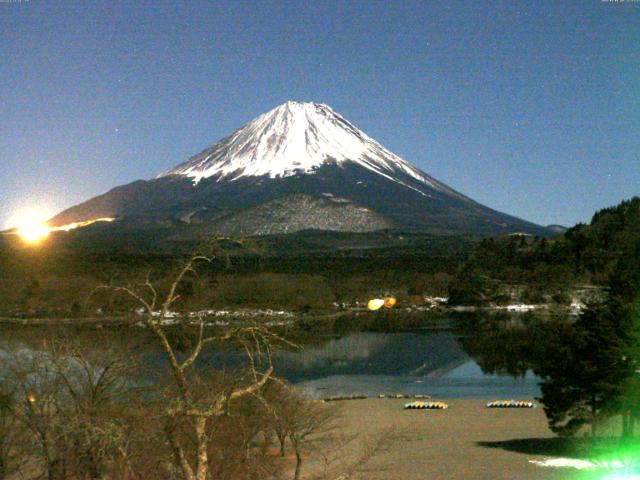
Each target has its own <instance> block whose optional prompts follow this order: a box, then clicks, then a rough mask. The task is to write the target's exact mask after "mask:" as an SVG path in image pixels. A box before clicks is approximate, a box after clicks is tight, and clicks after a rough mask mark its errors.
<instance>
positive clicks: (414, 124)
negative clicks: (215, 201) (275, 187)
mask: <svg viewBox="0 0 640 480" xmlns="http://www.w3.org/2000/svg"><path fill="white" fill-rule="evenodd" d="M0 32H1V37H2V41H1V42H0V165H1V170H0V192H1V195H2V197H1V198H2V207H1V208H0V227H2V226H6V225H7V222H9V221H10V220H9V219H10V218H11V216H12V215H13V213H14V212H15V211H17V210H19V209H23V208H29V207H31V206H34V205H36V206H38V207H39V208H44V209H47V210H49V211H50V213H54V212H56V211H58V210H60V209H62V208H64V207H67V206H70V205H73V204H75V203H78V202H80V201H82V200H86V199H88V198H89V197H92V196H95V195H97V194H99V193H103V192H104V191H106V190H108V189H110V188H112V187H114V186H117V185H120V184H124V183H128V182H130V181H133V180H136V179H139V178H144V179H147V178H151V177H153V176H155V175H156V174H157V173H159V172H161V171H163V170H166V169H167V168H169V167H171V166H173V165H175V164H177V163H179V162H182V161H184V160H186V159H187V158H188V157H189V156H191V155H193V154H195V153H197V152H199V151H200V150H202V149H203V148H205V147H207V146H209V145H211V144H213V143H214V142H215V141H217V140H218V139H220V138H221V137H223V136H225V135H227V134H228V133H230V132H231V131H233V130H234V129H236V128H237V127H239V126H241V125H242V124H243V123H245V122H247V121H249V120H251V119H252V118H254V117H255V116H257V115H258V114H260V113H263V112H265V111H267V110H269V109H271V108H273V107H275V106H276V105H278V104H280V103H282V102H284V101H286V100H289V99H292V100H302V101H316V102H322V103H326V104H328V105H330V106H331V107H333V108H334V109H335V110H336V111H338V112H339V113H341V114H342V115H344V116H345V117H346V118H347V119H349V120H350V121H352V122H353V123H354V124H355V125H356V126H358V127H359V128H361V129H362V130H364V131H365V132H367V133H368V134H369V135H370V136H372V137H373V138H375V139H376V140H378V141H379V142H380V143H382V144H383V145H384V146H386V147H387V148H389V149H390V150H392V151H393V152H395V153H397V154H399V155H400V156H401V157H403V158H404V159H405V160H407V161H409V162H411V163H413V164H415V165H417V166H418V167H419V168H421V169H423V170H424V171H426V172H427V173H428V174H430V175H432V176H434V177H435V178H437V179H439V180H441V181H443V182H445V183H447V184H448V185H450V186H452V187H453V188H455V189H457V190H458V191H460V192H462V193H464V194H466V195H468V196H470V197H472V198H473V199H475V200H477V201H479V202H481V203H484V204H486V205H488V206H490V207H492V208H495V209H497V210H501V211H504V212H507V213H510V214H513V215H516V216H519V217H522V218H525V219H527V220H531V221H534V222H537V223H541V224H550V223H561V224H565V225H571V224H573V223H575V222H578V221H588V220H589V219H590V217H591V215H592V214H593V212H594V211H595V210H597V209H599V208H602V207H605V206H608V205H612V204H615V203H618V202H619V201H620V200H622V199H623V198H628V197H631V196H633V195H637V194H640V1H630V0H627V1H626V2H625V1H622V0H618V1H617V2H614V1H611V2H606V1H604V2H603V1H601V0H583V1H574V2H569V1H538V0H536V1H532V0H527V1H517V0H509V1H504V2H484V1H482V2H478V1H475V0H473V1H451V0H450V1H447V2H435V1H430V2H426V1H425V2H409V1H403V2H388V1H380V2H377V1H367V2H356V1H350V2H345V1H337V2H333V1H325V0H322V1H317V2H301V1H292V2H271V1H270V2H253V1H251V2H239V1H232V2H198V1H189V2H174V1H167V2H163V1H157V0H154V1H149V2H118V1H113V0H112V1H105V2H101V1H91V2H86V1H82V2H68V1H52V2H43V1H39V0H30V1H25V0H23V1H21V2H19V1H16V0H2V1H0Z"/></svg>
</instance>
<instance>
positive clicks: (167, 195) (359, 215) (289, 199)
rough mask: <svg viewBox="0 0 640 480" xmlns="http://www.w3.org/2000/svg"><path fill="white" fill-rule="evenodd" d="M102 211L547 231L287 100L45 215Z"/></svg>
mask: <svg viewBox="0 0 640 480" xmlns="http://www.w3.org/2000/svg"><path fill="white" fill-rule="evenodd" d="M105 217H109V218H115V219H116V222H115V224H117V223H118V222H127V223H128V224H136V223H143V224H149V223H161V224H163V225H171V224H175V225H186V224H189V225H198V227H199V228H200V229H204V230H205V231H207V232H210V233H220V234H229V235H265V234H276V233H291V232H296V231H300V230H307V229H315V230H334V231H347V232H367V231H373V230H382V229H391V228H401V229H409V230H416V231H423V232H429V233H438V234H460V233H470V234H481V235H493V234H500V233H514V232H523V233H531V234H542V235H544V234H547V233H549V232H547V231H546V230H545V229H544V228H543V227H541V226H538V225H535V224H533V223H530V222H527V221H524V220H521V219H518V218H515V217H512V216H509V215H507V214H504V213H500V212H497V211H495V210H492V209H490V208H488V207H485V206H483V205H481V204H479V203H477V202H475V201H473V200H471V199H470V198H468V197H466V196H464V195H462V194H461V193H458V192H457V191H455V190H454V189H452V188H450V187H448V186H447V185H445V184H443V183H442V182H439V181H438V180H436V179H435V178H433V177H431V176H429V175H427V174H426V173H424V172H422V171H421V170H419V169H418V168H416V167H414V166H413V165H411V164H410V163H408V162H406V161H405V160H403V159H402V158H400V157H399V156H397V155H395V154H394V153H392V152H390V151H389V150H387V149H386V148H384V147H383V146H382V145H380V144H379V143H378V142H376V141H375V140H373V139H372V138H370V137H369V136H367V135H366V134H365V133H364V132H362V131H361V130H359V129H358V128H356V127H355V126H354V125H353V124H351V123H350V122H349V121H347V120H346V119H345V118H343V117H342V116H341V115H340V114H338V113H336V112H335V111H334V110H332V109H331V108H330V107H329V106H327V105H324V104H319V103H303V102H291V101H290V102H286V103H284V104H282V105H280V106H278V107H276V108H274V109H273V110H271V111H269V112H266V113H264V114H262V115H260V116H258V117H257V118H255V119H254V120H252V121H250V122H249V123H247V124H245V125H244V126H242V127H241V128H239V129H238V130H236V131H235V132H233V133H232V134H231V135H229V136H227V137H225V138H223V139H222V140H220V141H219V142H217V143H215V144H214V145H213V146H211V147H210V148H207V149H206V150H204V151H202V152H201V153H199V154H197V155H195V156H193V157H191V158H190V159H189V160H187V161H186V162H184V163H181V164H179V165H177V166H176V167H174V168H172V169H170V170H168V171H166V172H163V173H161V174H159V175H158V176H157V177H156V178H154V179H152V180H148V181H143V180H139V181H136V182H133V183H130V184H128V185H124V186H120V187H116V188H114V189H113V190H111V191H109V192H107V193H105V194H103V195H100V196H98V197H95V198H92V199H90V200H88V201H86V202H84V203H82V204H79V205H77V206H74V207H71V208H69V209H67V210H65V211H63V212H62V213H60V214H58V215H57V216H55V217H54V218H52V219H51V220H50V222H49V223H50V224H51V225H52V226H61V225H65V224H71V223H75V222H87V221H91V220H93V219H97V218H105Z"/></svg>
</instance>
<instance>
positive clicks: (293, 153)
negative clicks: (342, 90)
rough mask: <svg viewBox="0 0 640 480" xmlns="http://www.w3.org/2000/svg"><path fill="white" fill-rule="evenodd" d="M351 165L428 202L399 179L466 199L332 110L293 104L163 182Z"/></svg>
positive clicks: (286, 173)
mask: <svg viewBox="0 0 640 480" xmlns="http://www.w3.org/2000/svg"><path fill="white" fill-rule="evenodd" d="M345 162H352V163H356V164H358V165H360V166H362V167H364V168H366V169H368V170H371V171H372V172H375V173H377V174H379V175H382V176H383V177H386V178H387V179H389V180H392V181H394V182H397V183H400V184H402V185H404V186H406V187H408V188H411V189H412V190H415V191H417V192H419V193H421V194H422V195H425V196H429V193H428V191H427V192H425V191H422V190H421V189H419V188H416V187H415V186H411V185H409V184H407V183H406V182H405V181H403V180H402V178H399V177H401V175H398V174H404V175H408V176H410V177H413V178H414V179H415V180H418V182H420V183H422V184H424V185H426V186H427V187H430V188H433V189H436V190H438V191H440V192H443V193H448V194H452V195H455V196H459V197H461V195H459V194H458V193H457V192H455V191H454V190H452V189H450V188H449V187H447V186H446V185H444V184H442V183H440V182H438V181H437V180H435V179H434V178H431V177H430V176H428V175H426V174H425V173H423V172H421V171H420V170H418V169H417V168H415V167H413V166H412V165H410V164H409V163H407V162H405V161H404V160H403V159H402V158H400V157H398V156H397V155H395V154H394V153H392V152H390V151H389V150H387V149H386V148H384V147H383V146H382V145H380V144H379V143H378V142H376V141H375V140H373V139H372V138H370V137H369V136H367V135H366V134H365V133H364V132H362V131H361V130H359V129H358V128H356V127H355V126H354V125H352V124H351V123H349V122H348V121H347V120H345V119H344V118H343V117H342V116H341V115H339V114H338V113H336V112H335V111H334V110H332V109H331V108H330V107H329V106H327V105H324V104H320V103H303V102H292V101H289V102H286V103H284V104H282V105H280V106H278V107H276V108H274V109H273V110H271V111H269V112H267V113H264V114H262V115H260V116H259V117H257V118H256V119H254V120H252V121H251V122H249V123H247V124H246V125H244V126H243V127H241V128H240V129H238V130H236V131H235V132H234V133H232V134H231V135H229V136H228V137H226V138H223V139H222V140H220V141H219V142H218V143H216V144H215V145H213V146H212V147H211V148H208V149H207V150H205V151H203V152H201V153H199V154H198V155H195V156H194V157H192V158H190V159H189V160H188V161H186V162H184V163H182V164H180V165H178V166H177V167H175V168H173V169H171V170H169V171H167V172H164V173H162V174H160V175H158V177H157V178H161V177H166V176H170V175H182V176H187V177H190V178H192V179H193V182H194V183H196V184H197V183H198V182H200V180H202V179H203V178H209V177H213V176H216V177H217V178H218V180H223V179H224V180H229V181H233V180H237V179H239V178H241V177H251V176H254V177H259V176H268V177H269V178H282V177H288V176H291V175H295V174H297V173H307V174H311V173H313V172H314V170H315V169H317V168H318V167H320V166H321V165H323V164H326V163H334V164H337V165H341V164H343V163H345Z"/></svg>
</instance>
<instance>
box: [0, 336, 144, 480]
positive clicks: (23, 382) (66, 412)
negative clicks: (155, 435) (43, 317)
mask: <svg viewBox="0 0 640 480" xmlns="http://www.w3.org/2000/svg"><path fill="white" fill-rule="evenodd" d="M131 363H132V360H131V358H129V357H126V360H125V358H124V355H122V354H120V355H116V354H115V352H114V351H110V352H109V353H108V354H107V355H106V357H105V358H102V361H100V360H99V359H98V358H96V355H95V354H94V355H92V356H91V357H90V356H87V355H86V354H85V353H84V352H83V351H82V350H81V349H80V348H78V347H77V346H71V345H70V344H69V343H68V342H58V341H50V342H48V345H47V347H46V348H45V350H44V351H43V352H35V351H30V352H23V354H22V355H20V356H17V357H16V358H13V359H10V360H7V359H5V360H4V361H3V365H2V367H3V369H2V370H3V371H4V372H5V375H6V376H7V378H5V379H4V382H5V383H6V384H7V385H10V386H11V389H12V392H11V395H10V396H7V398H6V401H3V402H2V403H3V405H5V406H6V407H5V408H3V409H2V410H3V411H5V412H6V416H5V415H0V418H1V419H2V421H1V423H2V425H3V426H7V430H8V433H9V434H11V435H13V436H14V437H15V436H19V438H20V439H21V443H19V444H18V445H24V447H23V448H22V449H21V452H20V453H21V459H22V462H23V464H24V463H28V462H30V463H31V465H32V466H31V468H30V469H28V470H29V471H32V472H33V476H35V477H38V476H44V477H46V478H48V479H50V480H54V479H63V478H69V477H73V478H78V479H81V478H90V479H95V478H106V477H107V476H108V477H109V478H117V477H121V478H124V477H125V476H126V475H128V474H129V472H130V471H131V468H130V457H131V455H130V450H129V438H130V435H129V434H130V428H131V426H132V422H130V421H129V419H126V418H125V417H124V415H123V412H124V411H125V410H124V409H123V408H121V406H122V405H124V404H126V401H127V398H128V396H129V394H131V393H132V390H133V388H132V387H131V385H130V384H129V380H130V368H131ZM5 417H6V418H5ZM7 418H8V420H7ZM14 445H15V444H14ZM14 448H15V447H14ZM117 472H119V473H118V474H117V475H116V473H117ZM23 476H26V474H25V475H23Z"/></svg>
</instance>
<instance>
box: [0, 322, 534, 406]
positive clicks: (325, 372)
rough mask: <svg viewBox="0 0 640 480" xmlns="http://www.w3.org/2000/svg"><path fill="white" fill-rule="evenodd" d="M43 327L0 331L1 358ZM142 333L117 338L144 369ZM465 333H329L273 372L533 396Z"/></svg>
mask: <svg viewBox="0 0 640 480" xmlns="http://www.w3.org/2000/svg"><path fill="white" fill-rule="evenodd" d="M44 333H45V332H43V331H41V330H38V329H31V331H29V332H20V331H17V330H15V329H11V330H7V329H0V357H1V356H7V355H15V354H16V353H19V354H21V355H25V354H29V352H30V351H36V350H38V349H40V348H41V345H42V339H39V338H38V337H39V336H44ZM120 334H122V332H120ZM74 335H78V334H74ZM81 335H82V336H83V337H84V338H83V339H82V341H83V342H84V343H85V344H89V345H91V347H92V348H96V349H99V348H101V347H102V346H103V344H104V341H102V340H100V339H98V338H94V337H93V336H92V335H91V334H86V333H83V334H81ZM144 335H145V334H144V333H143V332H142V331H140V332H138V331H137V330H132V329H129V330H128V331H127V333H126V335H123V336H122V337H118V342H120V343H121V344H122V348H130V349H132V351H137V352H138V353H139V354H140V355H141V356H142V357H143V358H144V362H145V364H146V365H147V366H148V367H151V368H157V369H160V368H163V366H164V364H165V363H164V362H165V360H164V358H163V355H162V352H160V351H159V349H158V348H157V347H156V345H155V343H153V342H139V343H140V344H142V345H146V346H145V347H140V346H138V345H137V344H136V341H137V340H139V339H137V338H135V337H137V336H139V337H143V336H144ZM465 335H467V336H468V335H469V333H468V332H466V333H465V334H461V333H459V332H458V333H456V332H454V331H453V330H452V331H435V332H434V331H420V332H405V333H372V332H357V333H350V334H347V335H344V336H342V337H335V336H329V335H327V337H326V338H325V339H324V340H319V341H316V342H315V345H313V346H307V347H306V348H304V349H302V350H296V351H285V352H279V353H277V354H276V355H275V358H274V364H275V368H276V374H277V375H278V376H279V377H281V378H285V379H287V380H288V381H290V382H291V383H293V384H295V385H297V386H298V387H299V388H301V389H302V390H304V391H305V392H306V393H307V394H308V395H309V396H310V397H314V398H322V397H328V396H337V395H350V394H366V395H370V396H373V395H378V394H398V393H401V394H429V395H431V396H432V397H436V398H476V399H511V398H514V399H531V398H533V397H536V396H538V395H539V393H540V392H539V388H538V385H537V382H538V379H537V378H536V377H535V376H534V375H533V374H532V373H531V372H530V371H525V372H520V373H524V375H519V376H511V375H497V374H489V373H484V372H483V371H482V369H481V368H480V366H479V365H478V363H476V361H475V360H474V358H473V357H472V356H471V355H470V354H469V353H467V351H465V348H464V345H466V343H467V342H465V341H464V338H465ZM112 338H113V336H112ZM132 345H133V346H132ZM243 360H244V357H243V353H242V352H240V351H232V350H226V351H214V352H209V353H207V354H206V355H203V356H202V359H201V362H200V363H199V366H200V367H203V366H211V367H214V368H215V367H218V368H219V367H221V366H226V367H233V366H234V365H237V364H239V363H240V362H241V361H243Z"/></svg>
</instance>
